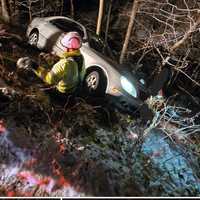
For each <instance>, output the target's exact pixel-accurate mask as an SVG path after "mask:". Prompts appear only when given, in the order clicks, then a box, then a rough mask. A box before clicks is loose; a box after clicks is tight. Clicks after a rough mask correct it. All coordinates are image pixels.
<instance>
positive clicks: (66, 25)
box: [50, 19, 84, 37]
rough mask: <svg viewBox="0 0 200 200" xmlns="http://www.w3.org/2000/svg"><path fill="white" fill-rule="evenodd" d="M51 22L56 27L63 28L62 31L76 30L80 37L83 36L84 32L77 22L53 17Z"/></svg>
mask: <svg viewBox="0 0 200 200" xmlns="http://www.w3.org/2000/svg"><path fill="white" fill-rule="evenodd" d="M50 23H51V24H53V25H54V26H56V27H57V28H59V29H61V30H63V31H64V32H70V31H76V32H78V33H79V34H80V36H81V37H84V32H83V30H82V28H81V26H79V25H78V24H76V23H75V22H71V21H68V20H66V19H54V20H51V21H50Z"/></svg>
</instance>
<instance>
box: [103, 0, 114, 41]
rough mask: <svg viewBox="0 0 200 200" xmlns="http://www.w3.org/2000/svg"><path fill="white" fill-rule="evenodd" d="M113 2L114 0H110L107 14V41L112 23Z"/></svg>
mask: <svg viewBox="0 0 200 200" xmlns="http://www.w3.org/2000/svg"><path fill="white" fill-rule="evenodd" d="M112 3H113V0H110V2H109V8H108V15H107V22H106V31H105V43H106V44H107V43H108V30H109V25H110V16H111V11H112Z"/></svg>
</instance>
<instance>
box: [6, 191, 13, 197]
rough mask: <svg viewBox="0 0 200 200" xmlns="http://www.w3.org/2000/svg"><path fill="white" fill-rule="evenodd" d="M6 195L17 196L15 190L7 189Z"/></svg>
mask: <svg viewBox="0 0 200 200" xmlns="http://www.w3.org/2000/svg"><path fill="white" fill-rule="evenodd" d="M6 196H7V197H14V196H15V192H14V191H7V194H6Z"/></svg>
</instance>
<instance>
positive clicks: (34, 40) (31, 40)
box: [28, 30, 39, 47]
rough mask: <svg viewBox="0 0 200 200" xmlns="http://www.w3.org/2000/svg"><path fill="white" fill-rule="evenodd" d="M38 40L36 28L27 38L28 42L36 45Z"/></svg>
mask: <svg viewBox="0 0 200 200" xmlns="http://www.w3.org/2000/svg"><path fill="white" fill-rule="evenodd" d="M38 40H39V33H38V31H36V30H35V31H32V32H31V34H30V35H29V38H28V41H29V44H30V45H32V46H36V47H37V44H38Z"/></svg>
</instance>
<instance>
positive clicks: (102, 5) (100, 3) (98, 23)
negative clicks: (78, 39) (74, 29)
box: [96, 0, 104, 35]
mask: <svg viewBox="0 0 200 200" xmlns="http://www.w3.org/2000/svg"><path fill="white" fill-rule="evenodd" d="M103 8H104V0H99V14H98V21H97V30H96V34H97V35H100V32H101V22H102V18H103Z"/></svg>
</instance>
